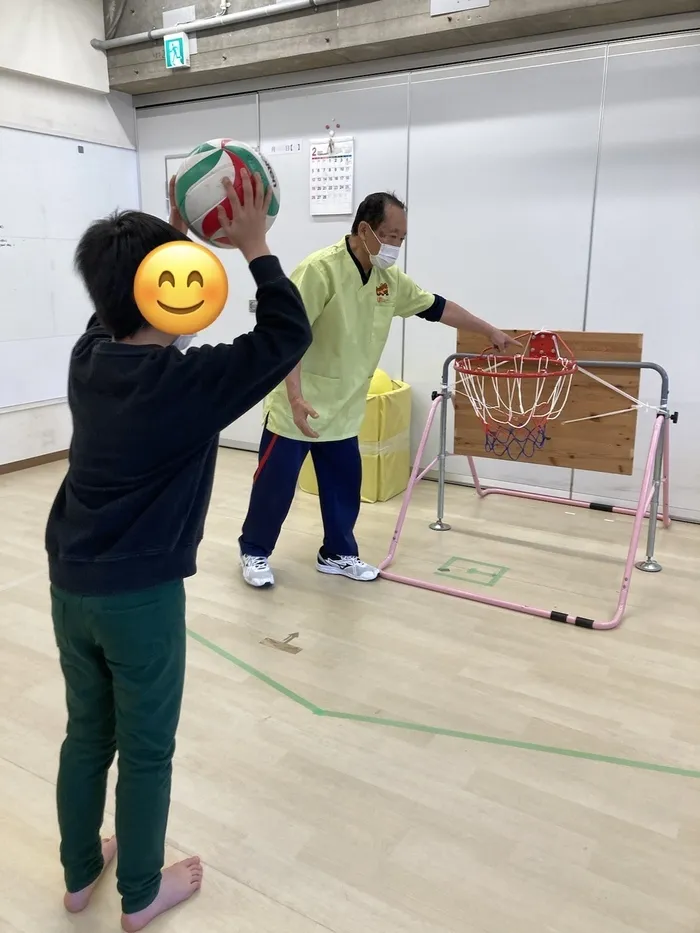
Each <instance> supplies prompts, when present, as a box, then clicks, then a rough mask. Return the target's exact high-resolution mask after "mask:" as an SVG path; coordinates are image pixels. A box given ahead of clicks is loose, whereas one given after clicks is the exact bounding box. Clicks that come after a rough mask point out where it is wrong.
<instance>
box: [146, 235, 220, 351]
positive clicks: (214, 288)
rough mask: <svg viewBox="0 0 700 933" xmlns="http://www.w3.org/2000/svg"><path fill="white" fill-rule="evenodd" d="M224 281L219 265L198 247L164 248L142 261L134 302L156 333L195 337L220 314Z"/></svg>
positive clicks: (183, 242)
mask: <svg viewBox="0 0 700 933" xmlns="http://www.w3.org/2000/svg"><path fill="white" fill-rule="evenodd" d="M227 297H228V279H227V278H226V270H225V269H224V267H223V265H222V264H221V260H219V259H217V257H216V256H215V255H214V254H213V253H212V252H211V250H208V249H207V248H206V247H205V246H200V245H199V244H198V243H191V242H189V241H188V240H176V241H175V242H173V243H164V244H163V245H162V246H158V247H157V248H156V249H154V250H153V251H152V252H150V253H149V254H148V256H146V258H145V259H144V260H143V262H142V263H141V265H140V266H139V268H138V271H137V272H136V278H135V279H134V298H135V300H136V304H137V306H138V309H139V311H140V312H141V314H142V315H143V316H144V317H145V318H146V320H147V321H148V323H149V324H150V325H151V326H152V327H155V328H156V330H160V331H163V332H164V333H166V334H174V335H176V336H180V335H185V334H196V333H198V332H199V331H201V330H204V328H205V327H209V325H210V324H212V323H213V322H214V321H215V320H216V319H217V317H218V316H219V315H220V314H221V312H222V311H223V308H224V305H225V304H226V299H227Z"/></svg>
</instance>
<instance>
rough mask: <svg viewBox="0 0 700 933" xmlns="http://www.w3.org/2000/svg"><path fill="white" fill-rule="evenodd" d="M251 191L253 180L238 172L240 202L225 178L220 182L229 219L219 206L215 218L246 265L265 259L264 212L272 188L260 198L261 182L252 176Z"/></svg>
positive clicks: (247, 174)
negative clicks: (260, 258) (217, 218)
mask: <svg viewBox="0 0 700 933" xmlns="http://www.w3.org/2000/svg"><path fill="white" fill-rule="evenodd" d="M254 179H255V190H253V180H252V179H251V177H250V173H249V172H248V170H247V169H245V168H244V169H241V185H242V188H243V201H242V202H241V200H240V199H239V197H238V195H237V194H236V191H235V189H234V187H233V185H232V184H231V180H230V179H229V178H225V179H224V182H223V184H224V188H225V189H226V194H227V196H228V199H229V201H230V203H231V210H232V213H233V217H232V219H231V220H229V218H228V216H227V214H226V211H225V210H224V209H223V207H221V206H219V208H218V215H219V223H220V224H221V229H222V230H223V231H224V233H225V234H226V236H227V237H228V240H229V242H230V244H231V245H232V246H235V247H236V248H237V249H239V250H240V251H241V252H242V253H243V255H244V257H245V259H246V262H248V263H250V262H252V261H253V260H254V259H257V258H258V257H259V256H269V255H270V250H269V248H268V245H267V240H266V235H267V211H268V208H269V206H270V202H271V201H272V188H268V191H267V195H263V181H262V178H261V177H260V175H258V174H256V175H255V176H254Z"/></svg>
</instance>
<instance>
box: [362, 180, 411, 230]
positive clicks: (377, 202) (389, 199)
mask: <svg viewBox="0 0 700 933" xmlns="http://www.w3.org/2000/svg"><path fill="white" fill-rule="evenodd" d="M390 206H391V207H398V208H400V210H402V211H405V210H406V205H405V204H404V203H403V201H401V200H399V198H397V197H396V195H395V194H391V193H390V192H388V191H378V192H377V193H376V194H370V195H368V196H367V197H366V198H365V199H364V201H363V202H362V204H360V206H359V207H358V209H357V214H355V220H354V221H353V225H352V235H353V236H357V234H358V233H359V231H360V224H361V223H362V221H363V220H364V222H365V223H367V224H369V225H370V227H371V228H372V229H373V230H376V229H377V227H379V226H380V224H381V223H382V221H383V220H384V218H385V217H386V209H387V207H390Z"/></svg>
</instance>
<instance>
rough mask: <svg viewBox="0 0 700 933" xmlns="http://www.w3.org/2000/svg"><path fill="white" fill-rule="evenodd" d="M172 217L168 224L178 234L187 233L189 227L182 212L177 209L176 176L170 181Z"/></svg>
mask: <svg viewBox="0 0 700 933" xmlns="http://www.w3.org/2000/svg"><path fill="white" fill-rule="evenodd" d="M169 191H170V217H169V218H168V223H169V224H170V226H171V227H175V229H176V230H177V232H178V233H187V232H188V227H187V224H186V223H185V221H184V218H183V216H182V214H181V213H180V211H179V210H178V209H177V202H176V201H175V175H173V177H172V178H171V179H170V187H169Z"/></svg>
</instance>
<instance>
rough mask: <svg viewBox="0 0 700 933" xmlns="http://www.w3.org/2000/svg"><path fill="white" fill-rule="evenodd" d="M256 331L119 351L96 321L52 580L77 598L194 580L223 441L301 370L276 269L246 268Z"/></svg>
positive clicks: (294, 320)
mask: <svg viewBox="0 0 700 933" xmlns="http://www.w3.org/2000/svg"><path fill="white" fill-rule="evenodd" d="M250 271H251V273H252V275H253V277H254V279H255V281H256V284H257V286H258V291H257V300H258V306H257V323H256V326H255V328H254V330H253V331H252V332H251V333H249V334H244V335H242V336H240V337H238V338H236V340H234V341H233V343H231V344H219V345H218V346H204V347H199V348H191V349H190V350H189V351H188V352H187V353H182V352H180V350H177V349H176V348H174V347H158V346H132V345H127V344H123V343H115V342H113V341H112V340H111V338H110V336H109V334H108V333H107V332H106V331H105V330H103V329H102V327H101V326H100V325H99V323H98V322H97V320H96V318H95V317H93V318H92V319H91V320H90V322H89V324H88V328H87V330H86V332H85V334H83V336H82V337H81V338H80V340H79V341H78V342H77V344H76V346H75V348H74V350H73V353H72V356H71V361H70V369H69V376H68V402H69V405H70V410H71V415H72V418H73V438H72V441H71V446H70V454H69V466H68V472H67V475H66V477H65V479H64V481H63V483H62V485H61V488H60V489H59V491H58V494H57V496H56V500H55V502H54V504H53V507H52V509H51V513H50V515H49V520H48V525H47V528H46V549H47V552H48V556H49V572H50V578H51V582H52V584H53V585H54V586H56V587H58V588H59V589H62V590H65V591H67V592H70V593H74V594H80V595H85V596H101V595H104V596H107V595H113V594H117V593H122V592H129V591H134V590H141V589H146V588H148V587H152V586H158V585H159V584H162V583H166V582H169V581H171V580H176V579H180V578H184V577H188V576H191V575H192V574H194V573H195V572H196V556H197V547H198V545H199V543H200V541H201V539H202V534H203V531H204V521H205V517H206V513H207V508H208V506H209V500H210V497H211V489H212V483H213V479H214V466H215V463H216V454H217V449H218V443H219V432H220V431H221V430H222V429H223V428H225V427H226V426H227V425H229V424H230V423H231V422H232V421H235V420H236V418H239V417H240V416H241V415H242V414H244V413H245V412H246V411H248V410H249V409H250V408H252V407H253V406H254V405H257V404H258V402H260V401H261V400H262V399H263V398H264V397H265V396H266V395H267V394H268V393H269V392H270V391H271V390H272V389H273V388H274V387H275V386H276V385H278V384H279V383H280V382H282V380H283V379H284V378H285V377H286V376H287V375H288V374H289V373H290V372H291V370H292V369H294V367H295V366H296V365H297V363H298V362H299V361H300V360H301V358H302V356H303V355H304V353H305V352H306V350H307V348H308V347H309V345H310V343H311V329H310V327H309V322H308V318H307V316H306V312H305V310H304V305H303V303H302V300H301V297H300V295H299V292H298V291H297V289H296V288H295V286H294V285H293V284H292V282H290V280H289V279H288V278H287V277H286V276H285V275H284V273H283V271H282V268H281V266H280V264H279V261H278V260H277V259H276V258H274V257H272V256H266V257H262V258H260V259H256V260H254V261H253V262H252V263H251V265H250Z"/></svg>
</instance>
